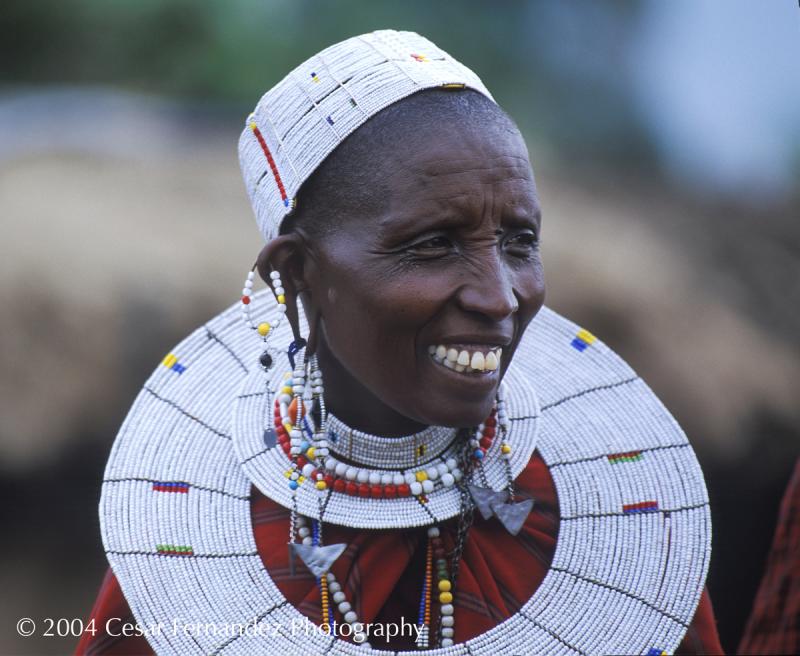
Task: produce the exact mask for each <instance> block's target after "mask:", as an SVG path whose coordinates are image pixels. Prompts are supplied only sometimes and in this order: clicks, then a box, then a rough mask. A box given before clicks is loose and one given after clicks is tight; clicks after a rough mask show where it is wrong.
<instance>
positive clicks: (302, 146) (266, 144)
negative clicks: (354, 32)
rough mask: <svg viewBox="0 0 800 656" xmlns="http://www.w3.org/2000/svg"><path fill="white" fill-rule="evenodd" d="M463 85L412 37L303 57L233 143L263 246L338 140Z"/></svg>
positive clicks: (381, 36)
mask: <svg viewBox="0 0 800 656" xmlns="http://www.w3.org/2000/svg"><path fill="white" fill-rule="evenodd" d="M433 87H445V88H447V87H456V88H458V87H469V88H470V89H474V90H476V91H479V92H480V93H482V94H484V95H485V96H487V97H488V98H490V99H492V100H493V98H492V96H491V94H490V93H489V91H488V90H487V89H486V87H485V86H484V85H483V83H482V82H481V80H480V79H479V78H478V76H477V75H475V73H473V72H472V71H471V70H469V69H468V68H467V67H466V66H464V65H463V64H461V63H459V62H458V61H456V60H455V59H453V57H451V56H450V55H448V54H447V53H446V52H444V51H443V50H441V49H440V48H438V47H437V46H436V45H434V44H433V43H431V42H430V41H428V39H426V38H424V37H422V36H420V35H419V34H415V33H414V32H396V31H394V30H379V31H377V32H371V33H369V34H362V35H361V36H355V37H352V38H350V39H347V40H346V41H342V42H341V43H337V44H334V45H332V46H330V47H329V48H326V49H325V50H323V51H322V52H320V53H319V54H316V55H314V56H313V57H311V58H310V59H308V60H306V61H305V62H303V63H302V64H300V66H298V67H297V68H296V69H294V70H293V71H292V72H291V73H289V74H288V75H287V76H286V77H285V78H283V80H281V81H280V82H279V83H278V84H276V85H275V86H274V87H273V88H272V89H270V90H269V91H267V93H265V94H264V95H263V96H262V98H261V100H260V101H259V102H258V105H256V108H255V110H253V113H252V114H251V115H250V116H249V117H248V119H247V124H246V125H245V128H244V130H243V131H242V134H241V137H240V138H239V163H240V164H241V167H242V175H243V176H244V182H245V186H246V187H247V193H248V194H249V196H250V202H251V204H252V206H253V211H254V212H255V215H256V222H257V223H258V227H259V229H260V230H261V234H263V235H264V239H266V240H267V241H269V240H270V239H272V238H273V237H275V236H276V235H277V234H278V230H279V228H280V224H281V221H282V220H283V218H284V217H285V216H286V215H287V214H288V213H289V212H291V210H292V209H293V207H294V204H295V203H294V199H295V196H296V194H297V192H298V190H299V189H300V186H301V185H302V184H303V182H304V181H305V180H306V179H307V178H308V177H309V176H310V175H311V173H313V171H314V170H315V169H316V168H317V167H318V166H319V165H320V164H321V163H322V161H323V160H324V159H325V158H326V157H327V156H328V155H329V154H330V153H331V151H332V150H333V149H334V148H336V146H338V145H339V144H340V143H341V142H342V141H343V140H344V138H345V137H346V136H347V135H349V134H350V133H351V132H352V131H353V130H355V129H356V128H357V127H358V126H360V125H361V124H362V123H364V122H365V121H366V120H367V119H368V118H370V117H371V116H373V115H375V114H376V113H378V112H379V111H380V110H381V109H383V108H385V107H388V106H389V105H391V104H393V103H395V102H397V101H398V100H400V99H402V98H405V97H406V96H408V95H411V94H412V93H414V92H416V91H421V90H423V89H429V88H433Z"/></svg>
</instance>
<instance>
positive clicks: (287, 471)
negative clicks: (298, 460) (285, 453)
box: [283, 469, 292, 478]
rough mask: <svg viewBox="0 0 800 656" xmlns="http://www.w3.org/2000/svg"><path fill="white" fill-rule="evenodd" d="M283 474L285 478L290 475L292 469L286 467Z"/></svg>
mask: <svg viewBox="0 0 800 656" xmlns="http://www.w3.org/2000/svg"><path fill="white" fill-rule="evenodd" d="M283 475H284V476H286V478H289V477H290V476H291V475H292V470H291V469H287V470H286V471H285V472H283Z"/></svg>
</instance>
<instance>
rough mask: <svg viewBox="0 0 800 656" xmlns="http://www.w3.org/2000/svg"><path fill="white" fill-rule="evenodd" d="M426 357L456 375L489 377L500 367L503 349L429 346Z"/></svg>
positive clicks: (469, 346) (488, 346) (492, 347)
mask: <svg viewBox="0 0 800 656" xmlns="http://www.w3.org/2000/svg"><path fill="white" fill-rule="evenodd" d="M428 355H429V356H430V357H431V359H432V360H433V361H434V362H436V363H437V364H439V365H440V366H442V367H445V368H447V369H450V370H452V371H455V372H458V373H463V374H472V375H474V374H483V375H489V374H491V373H493V372H494V371H497V369H498V368H499V367H500V358H501V357H502V356H503V349H502V347H500V346H492V345H489V344H431V345H430V346H429V347H428Z"/></svg>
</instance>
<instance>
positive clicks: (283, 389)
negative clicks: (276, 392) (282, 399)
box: [281, 387, 292, 394]
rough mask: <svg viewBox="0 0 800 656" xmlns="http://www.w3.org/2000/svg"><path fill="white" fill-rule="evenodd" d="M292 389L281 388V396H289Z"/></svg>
mask: <svg viewBox="0 0 800 656" xmlns="http://www.w3.org/2000/svg"><path fill="white" fill-rule="evenodd" d="M291 393H292V388H291V387H281V394H291Z"/></svg>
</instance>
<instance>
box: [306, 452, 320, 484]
mask: <svg viewBox="0 0 800 656" xmlns="http://www.w3.org/2000/svg"><path fill="white" fill-rule="evenodd" d="M315 455H317V450H316V449H315V448H314V447H313V446H310V447H308V449H306V456H308V459H309V460H313V459H314V456H315ZM320 489H322V488H320Z"/></svg>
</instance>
